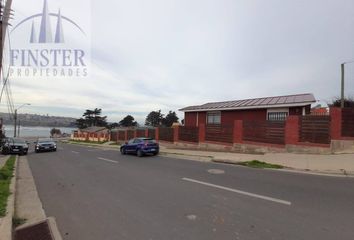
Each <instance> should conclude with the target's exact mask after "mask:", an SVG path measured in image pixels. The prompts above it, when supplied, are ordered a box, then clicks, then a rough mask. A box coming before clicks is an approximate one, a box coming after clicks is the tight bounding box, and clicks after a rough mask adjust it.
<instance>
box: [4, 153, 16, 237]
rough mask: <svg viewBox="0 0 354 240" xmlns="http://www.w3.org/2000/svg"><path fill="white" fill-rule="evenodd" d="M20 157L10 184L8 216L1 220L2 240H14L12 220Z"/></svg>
mask: <svg viewBox="0 0 354 240" xmlns="http://www.w3.org/2000/svg"><path fill="white" fill-rule="evenodd" d="M17 166H18V156H16V161H15V169H14V174H13V177H12V179H11V184H10V196H9V198H8V199H7V214H6V216H5V217H3V218H1V219H0V233H1V240H11V239H12V218H13V216H14V213H15V195H16V178H17Z"/></svg>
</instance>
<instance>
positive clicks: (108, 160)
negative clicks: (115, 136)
mask: <svg viewBox="0 0 354 240" xmlns="http://www.w3.org/2000/svg"><path fill="white" fill-rule="evenodd" d="M98 159H99V160H102V161H106V162H111V163H118V161H114V160H111V159H107V158H101V157H99V158H98Z"/></svg>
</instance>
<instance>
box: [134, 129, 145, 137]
mask: <svg viewBox="0 0 354 240" xmlns="http://www.w3.org/2000/svg"><path fill="white" fill-rule="evenodd" d="M136 136H137V137H146V136H145V129H138V130H136Z"/></svg>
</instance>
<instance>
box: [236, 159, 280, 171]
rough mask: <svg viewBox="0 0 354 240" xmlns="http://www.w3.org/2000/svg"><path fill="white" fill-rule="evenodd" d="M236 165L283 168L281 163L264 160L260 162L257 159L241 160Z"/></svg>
mask: <svg viewBox="0 0 354 240" xmlns="http://www.w3.org/2000/svg"><path fill="white" fill-rule="evenodd" d="M238 165H242V166H246V167H252V168H274V169H282V168H284V167H283V166H282V165H278V164H271V163H266V162H261V161H258V160H253V161H248V162H241V163H238Z"/></svg>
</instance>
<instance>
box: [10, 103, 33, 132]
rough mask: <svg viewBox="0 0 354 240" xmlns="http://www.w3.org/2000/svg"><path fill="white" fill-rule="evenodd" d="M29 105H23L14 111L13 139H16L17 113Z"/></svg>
mask: <svg viewBox="0 0 354 240" xmlns="http://www.w3.org/2000/svg"><path fill="white" fill-rule="evenodd" d="M29 105H31V104H30V103H24V104H22V105H21V106H19V107H18V108H17V109H15V115H14V137H16V134H17V111H18V110H20V109H21V108H22V107H24V106H29Z"/></svg>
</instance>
